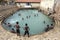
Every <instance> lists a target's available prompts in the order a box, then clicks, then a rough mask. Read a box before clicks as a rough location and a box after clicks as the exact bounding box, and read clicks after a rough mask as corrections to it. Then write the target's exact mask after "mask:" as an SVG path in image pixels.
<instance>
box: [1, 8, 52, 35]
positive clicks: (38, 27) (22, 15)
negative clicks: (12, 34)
mask: <svg viewBox="0 0 60 40" xmlns="http://www.w3.org/2000/svg"><path fill="white" fill-rule="evenodd" d="M27 16H28V18H27ZM17 21H18V22H19V25H20V27H21V29H20V32H21V34H24V30H23V28H24V27H25V23H27V24H28V26H29V28H30V31H29V32H30V34H31V35H34V34H40V33H42V32H44V31H45V28H46V27H47V25H49V26H51V24H53V22H52V20H51V19H50V18H49V17H48V16H46V15H44V14H43V13H42V12H38V10H36V9H22V10H19V11H17V12H16V13H15V14H13V15H11V16H10V17H8V18H7V19H5V21H4V23H7V24H8V23H10V24H11V25H12V27H11V28H10V27H8V26H7V25H5V24H4V23H3V24H2V25H3V28H5V29H6V30H8V31H11V29H12V28H14V25H15V24H16V22H17ZM44 21H45V23H44ZM14 29H15V31H16V28H14Z"/></svg>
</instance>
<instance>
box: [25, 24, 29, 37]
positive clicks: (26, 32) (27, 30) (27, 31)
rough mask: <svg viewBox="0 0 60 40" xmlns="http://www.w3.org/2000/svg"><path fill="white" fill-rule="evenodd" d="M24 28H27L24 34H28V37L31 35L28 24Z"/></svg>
mask: <svg viewBox="0 0 60 40" xmlns="http://www.w3.org/2000/svg"><path fill="white" fill-rule="evenodd" d="M24 30H25V32H24V36H25V35H26V34H27V35H28V37H29V27H28V25H27V24H25V27H24Z"/></svg>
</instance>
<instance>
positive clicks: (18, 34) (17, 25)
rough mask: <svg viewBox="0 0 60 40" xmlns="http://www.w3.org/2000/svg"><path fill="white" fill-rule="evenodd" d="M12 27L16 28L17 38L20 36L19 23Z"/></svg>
mask: <svg viewBox="0 0 60 40" xmlns="http://www.w3.org/2000/svg"><path fill="white" fill-rule="evenodd" d="M14 27H16V33H17V36H20V26H19V22H16V25H15V26H14Z"/></svg>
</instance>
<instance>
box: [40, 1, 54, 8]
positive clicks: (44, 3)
mask: <svg viewBox="0 0 60 40" xmlns="http://www.w3.org/2000/svg"><path fill="white" fill-rule="evenodd" d="M53 5H54V0H42V1H41V3H40V7H42V8H45V9H47V8H48V7H49V8H50V9H53Z"/></svg>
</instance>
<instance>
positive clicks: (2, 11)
mask: <svg viewBox="0 0 60 40" xmlns="http://www.w3.org/2000/svg"><path fill="white" fill-rule="evenodd" d="M17 10H18V7H16V6H8V5H7V6H0V20H3V19H5V18H6V17H8V16H10V15H12V14H13V13H14V12H15V11H17Z"/></svg>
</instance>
